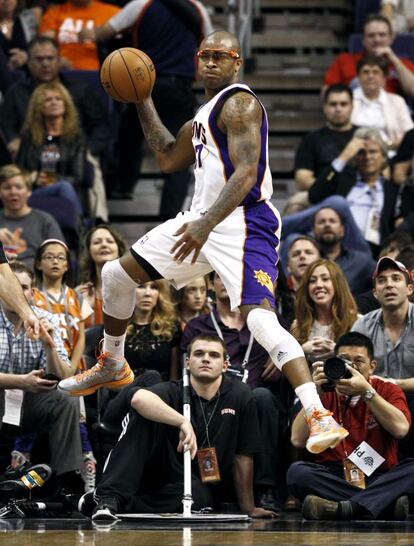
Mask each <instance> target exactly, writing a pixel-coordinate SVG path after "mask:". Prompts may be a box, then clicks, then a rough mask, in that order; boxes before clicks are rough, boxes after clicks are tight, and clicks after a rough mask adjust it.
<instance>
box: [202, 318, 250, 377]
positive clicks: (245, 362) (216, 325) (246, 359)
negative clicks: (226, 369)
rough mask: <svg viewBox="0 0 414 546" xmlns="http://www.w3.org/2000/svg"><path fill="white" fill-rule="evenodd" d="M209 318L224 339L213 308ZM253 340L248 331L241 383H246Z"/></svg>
mask: <svg viewBox="0 0 414 546" xmlns="http://www.w3.org/2000/svg"><path fill="white" fill-rule="evenodd" d="M210 318H211V321H212V323H213V326H214V328H215V329H216V332H217V335H218V337H219V338H220V339H221V340H223V341H224V337H223V332H222V331H221V328H220V326H219V323H218V322H217V319H216V316H215V314H214V311H213V310H211V311H210ZM253 341H254V337H253V334H252V333H251V332H250V338H249V343H248V344H247V349H246V352H245V353H244V358H243V361H242V368H243V378H242V383H247V379H248V377H249V370H248V369H247V364H248V363H249V358H250V353H251V352H252V347H253ZM229 364H230V366H231V362H230V360H229Z"/></svg>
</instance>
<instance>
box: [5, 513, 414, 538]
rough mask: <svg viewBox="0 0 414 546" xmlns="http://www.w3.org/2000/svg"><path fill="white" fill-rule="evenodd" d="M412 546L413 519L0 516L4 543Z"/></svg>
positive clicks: (290, 516) (413, 536)
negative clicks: (198, 520) (196, 520)
mask: <svg viewBox="0 0 414 546" xmlns="http://www.w3.org/2000/svg"><path fill="white" fill-rule="evenodd" d="M114 544H119V545H122V546H164V545H165V546H210V545H211V546H213V545H214V546H270V545H276V544H277V545H295V546H325V545H329V546H345V545H346V546H351V545H355V546H361V545H363V546H385V545H387V546H391V545H396V544H398V546H413V545H414V520H412V519H410V520H408V521H406V522H389V521H376V522H370V521H353V522H341V523H335V522H329V521H325V522H310V521H305V520H303V519H302V517H301V515H300V514H282V515H281V517H280V519H278V520H276V521H265V520H256V521H250V522H245V523H233V524H232V523H220V524H213V523H208V524H194V525H192V526H190V525H187V524H186V525H184V526H183V525H182V524H181V525H180V524H178V523H174V522H168V523H167V524H166V523H164V522H161V523H141V522H124V521H121V522H117V523H116V524H115V525H114V524H109V525H99V526H98V525H95V524H92V523H91V521H90V520H88V519H86V518H79V519H63V518H62V519H40V518H37V519H29V518H26V519H0V545H2V546H3V545H4V546H6V545H7V546H50V545H53V546H55V545H56V546H57V545H58V546H114Z"/></svg>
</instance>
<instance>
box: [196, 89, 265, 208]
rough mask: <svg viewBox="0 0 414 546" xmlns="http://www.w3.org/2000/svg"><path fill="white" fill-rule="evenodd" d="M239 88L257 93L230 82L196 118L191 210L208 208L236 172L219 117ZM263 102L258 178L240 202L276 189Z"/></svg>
mask: <svg viewBox="0 0 414 546" xmlns="http://www.w3.org/2000/svg"><path fill="white" fill-rule="evenodd" d="M237 90H239V91H244V92H248V93H251V94H252V95H253V96H256V95H255V94H254V93H253V91H252V90H251V89H250V88H249V87H248V86H247V85H245V84H242V83H235V84H232V85H229V86H228V87H226V88H225V89H223V90H222V91H220V92H219V93H218V94H217V95H215V96H214V97H213V98H212V99H211V100H210V101H209V102H207V103H206V104H204V105H203V106H202V107H201V108H200V109H199V110H198V112H197V114H196V116H195V117H194V120H193V133H192V141H193V146H194V151H195V157H196V159H195V165H194V177H195V190H194V197H193V200H192V203H191V210H194V211H204V210H208V209H209V207H211V205H212V204H213V203H214V201H215V200H216V199H217V197H218V195H219V193H220V192H221V190H222V189H223V187H224V185H225V184H226V182H227V180H228V179H229V178H230V176H231V175H232V174H233V172H234V166H233V164H232V162H231V160H230V154H229V150H228V145H227V135H226V134H225V133H223V132H222V131H221V130H220V129H219V127H218V126H217V123H216V119H217V116H218V115H219V113H220V111H221V108H222V107H223V104H224V102H225V101H226V99H227V98H228V97H229V96H230V95H232V94H234V93H235V92H237ZM256 98H257V97H256ZM259 103H260V105H261V107H262V112H263V116H262V126H261V137H262V138H261V151H260V157H259V162H258V166H257V179H256V182H255V184H254V186H253V187H252V189H251V190H250V192H249V193H248V195H247V196H246V197H245V198H244V199H243V201H242V202H241V203H240V205H249V204H253V203H257V202H259V201H264V200H267V199H270V197H271V195H272V192H273V184H272V175H271V172H270V167H269V156H268V125H267V114H266V110H265V108H264V106H263V104H262V103H261V102H260V101H259Z"/></svg>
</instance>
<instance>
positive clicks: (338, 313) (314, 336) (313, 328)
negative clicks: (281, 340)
mask: <svg viewBox="0 0 414 546" xmlns="http://www.w3.org/2000/svg"><path fill="white" fill-rule="evenodd" d="M295 315H296V319H295V321H294V322H293V324H292V329H291V331H292V334H293V335H294V336H295V338H296V339H297V340H298V341H299V343H300V344H301V345H302V349H303V350H304V352H305V355H306V357H307V359H308V361H309V362H313V361H315V360H324V359H325V358H327V357H328V356H332V354H333V350H334V347H335V342H336V340H337V339H338V338H339V337H340V336H341V335H342V334H344V333H345V332H348V331H349V330H350V329H351V327H352V325H353V324H354V322H355V320H356V319H357V306H356V303H355V300H354V298H353V296H352V294H351V290H350V288H349V285H348V282H347V280H346V278H345V276H344V274H343V272H342V269H341V268H340V267H339V266H338V265H337V264H336V263H335V262H332V261H330V260H326V259H319V260H317V261H316V262H313V263H312V264H311V265H310V266H309V267H308V269H307V271H306V274H305V276H304V278H303V280H302V283H301V285H300V287H299V289H298V291H297V293H296V302H295Z"/></svg>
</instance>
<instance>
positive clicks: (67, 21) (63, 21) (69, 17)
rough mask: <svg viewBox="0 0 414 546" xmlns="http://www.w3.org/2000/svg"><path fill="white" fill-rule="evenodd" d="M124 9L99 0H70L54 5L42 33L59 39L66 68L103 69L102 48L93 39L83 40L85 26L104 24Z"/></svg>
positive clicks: (50, 9) (48, 11) (41, 26)
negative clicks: (99, 50) (101, 62)
mask: <svg viewBox="0 0 414 546" xmlns="http://www.w3.org/2000/svg"><path fill="white" fill-rule="evenodd" d="M119 10H120V8H119V7H117V6H114V5H112V4H106V3H104V2H99V1H98V0H68V1H67V2H65V3H64V4H60V5H56V6H51V7H50V8H48V9H47V10H46V13H45V14H44V15H43V17H42V21H41V23H40V29H39V32H40V34H43V35H44V36H50V37H51V38H55V39H56V40H57V42H58V44H59V54H60V57H61V63H62V67H64V68H73V69H76V70H99V59H98V50H97V48H96V44H95V43H94V42H92V41H87V42H83V43H81V42H79V39H78V33H79V32H80V31H81V30H82V29H83V28H88V29H93V28H95V27H98V26H101V25H103V24H104V23H105V22H106V21H107V20H108V19H110V18H111V17H112V16H113V15H115V14H116V13H117V12H118V11H119Z"/></svg>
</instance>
